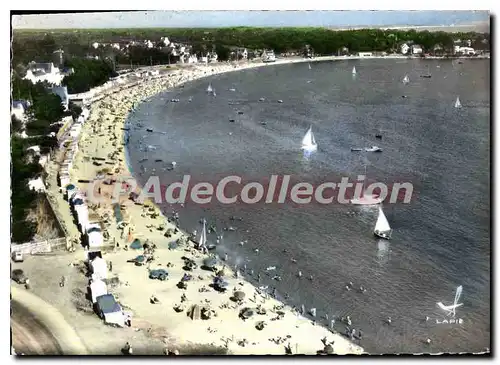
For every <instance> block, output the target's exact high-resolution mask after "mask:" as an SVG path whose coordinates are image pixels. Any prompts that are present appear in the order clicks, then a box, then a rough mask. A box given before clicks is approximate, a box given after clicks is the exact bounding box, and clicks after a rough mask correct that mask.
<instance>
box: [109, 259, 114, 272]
mask: <svg viewBox="0 0 500 365" xmlns="http://www.w3.org/2000/svg"><path fill="white" fill-rule="evenodd" d="M112 271H113V262H112V261H110V262H109V272H112Z"/></svg>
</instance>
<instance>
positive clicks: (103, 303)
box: [96, 294, 125, 327]
mask: <svg viewBox="0 0 500 365" xmlns="http://www.w3.org/2000/svg"><path fill="white" fill-rule="evenodd" d="M96 309H97V313H98V314H99V316H100V317H101V318H102V319H104V322H105V323H109V324H115V325H118V326H120V327H123V326H125V317H124V315H123V311H122V308H121V306H120V304H118V303H117V302H116V300H115V297H114V296H113V294H105V295H100V296H98V297H97V298H96Z"/></svg>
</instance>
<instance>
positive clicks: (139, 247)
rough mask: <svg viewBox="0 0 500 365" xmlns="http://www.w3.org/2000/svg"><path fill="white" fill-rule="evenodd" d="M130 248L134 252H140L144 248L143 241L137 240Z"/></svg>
mask: <svg viewBox="0 0 500 365" xmlns="http://www.w3.org/2000/svg"><path fill="white" fill-rule="evenodd" d="M130 248H131V249H133V250H140V249H141V248H142V245H141V241H140V240H139V239H138V238H136V239H135V240H134V242H132V243H131V244H130Z"/></svg>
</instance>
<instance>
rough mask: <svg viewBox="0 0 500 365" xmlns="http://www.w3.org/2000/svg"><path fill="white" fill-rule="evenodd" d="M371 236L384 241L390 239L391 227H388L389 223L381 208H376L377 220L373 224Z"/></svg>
mask: <svg viewBox="0 0 500 365" xmlns="http://www.w3.org/2000/svg"><path fill="white" fill-rule="evenodd" d="M373 234H374V235H375V236H377V237H380V238H384V239H386V240H389V239H391V235H392V229H391V226H390V225H389V221H388V220H387V218H386V217H385V214H384V211H383V210H382V207H379V208H378V218H377V223H375V229H374V230H373Z"/></svg>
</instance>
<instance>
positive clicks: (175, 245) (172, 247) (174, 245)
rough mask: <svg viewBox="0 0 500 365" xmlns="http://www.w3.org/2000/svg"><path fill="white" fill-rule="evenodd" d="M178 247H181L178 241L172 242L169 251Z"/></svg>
mask: <svg viewBox="0 0 500 365" xmlns="http://www.w3.org/2000/svg"><path fill="white" fill-rule="evenodd" d="M177 247H179V243H178V242H177V241H175V242H170V243H169V244H168V249H169V250H175V249H176V248H177Z"/></svg>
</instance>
